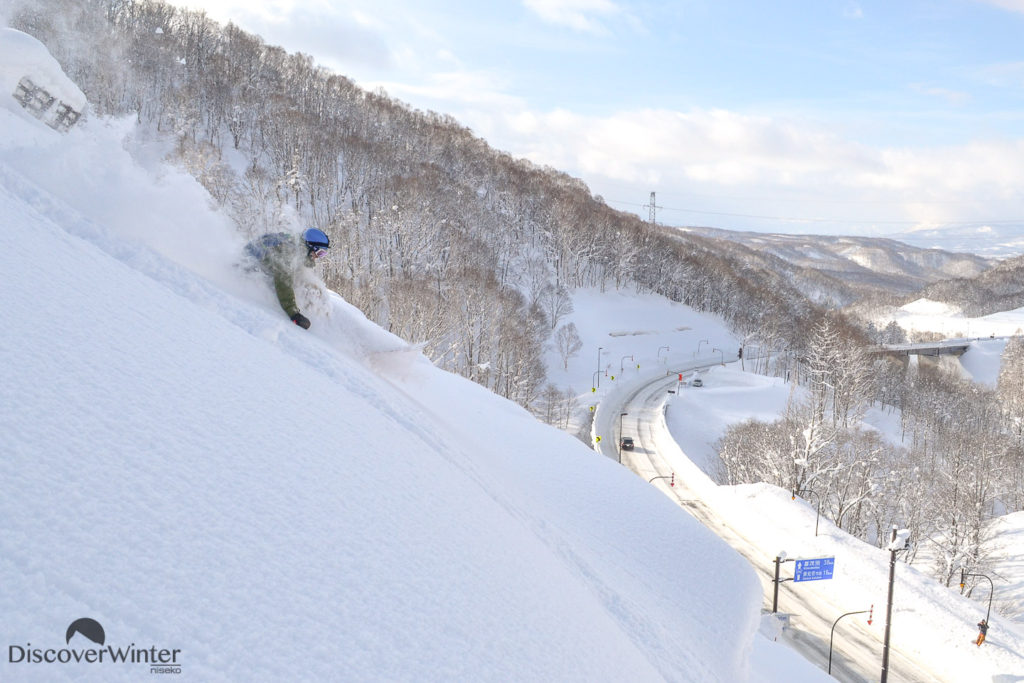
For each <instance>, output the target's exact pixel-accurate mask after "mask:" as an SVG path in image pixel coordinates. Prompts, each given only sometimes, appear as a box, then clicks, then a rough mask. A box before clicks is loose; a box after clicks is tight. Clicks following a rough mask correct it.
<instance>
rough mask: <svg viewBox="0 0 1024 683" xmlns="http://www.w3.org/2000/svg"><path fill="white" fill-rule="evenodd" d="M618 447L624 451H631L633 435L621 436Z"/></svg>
mask: <svg viewBox="0 0 1024 683" xmlns="http://www.w3.org/2000/svg"><path fill="white" fill-rule="evenodd" d="M619 448H621V449H622V450H624V451H631V450H633V437H631V436H624V437H622V440H621V441H619Z"/></svg>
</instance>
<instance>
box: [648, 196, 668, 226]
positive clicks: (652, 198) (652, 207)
mask: <svg viewBox="0 0 1024 683" xmlns="http://www.w3.org/2000/svg"><path fill="white" fill-rule="evenodd" d="M647 208H648V209H650V210H651V213H650V219H649V220H650V222H651V225H655V224H656V223H657V221H656V220H655V209H661V208H664V207H661V206H658V205H657V204H655V203H654V193H653V192H652V193H651V203H650V204H647Z"/></svg>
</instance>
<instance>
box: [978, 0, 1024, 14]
mask: <svg viewBox="0 0 1024 683" xmlns="http://www.w3.org/2000/svg"><path fill="white" fill-rule="evenodd" d="M977 1H978V2H981V3H984V4H986V5H994V6H996V7H1001V8H1003V9H1006V10H1010V11H1011V12H1021V13H1024V0H977Z"/></svg>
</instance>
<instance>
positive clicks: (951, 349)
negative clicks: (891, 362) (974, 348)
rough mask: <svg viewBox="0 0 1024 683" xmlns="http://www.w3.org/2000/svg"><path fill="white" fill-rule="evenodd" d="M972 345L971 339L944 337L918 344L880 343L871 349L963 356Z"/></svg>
mask: <svg viewBox="0 0 1024 683" xmlns="http://www.w3.org/2000/svg"><path fill="white" fill-rule="evenodd" d="M970 346H971V340H969V339H944V340H942V341H937V342H921V343H918V344H879V345H878V346H873V347H871V348H870V349H869V351H870V352H871V353H888V354H892V355H897V356H912V355H913V356H945V355H954V356H961V355H963V353H964V352H965V351H966V350H967V349H968V348H970Z"/></svg>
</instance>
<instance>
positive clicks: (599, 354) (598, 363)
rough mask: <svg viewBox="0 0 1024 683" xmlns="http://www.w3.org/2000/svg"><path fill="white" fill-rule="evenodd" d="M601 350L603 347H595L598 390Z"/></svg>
mask: <svg viewBox="0 0 1024 683" xmlns="http://www.w3.org/2000/svg"><path fill="white" fill-rule="evenodd" d="M602 349H604V347H603V346H598V347H597V373H598V374H597V386H598V388H600V386H601V375H600V372H601V350H602Z"/></svg>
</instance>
